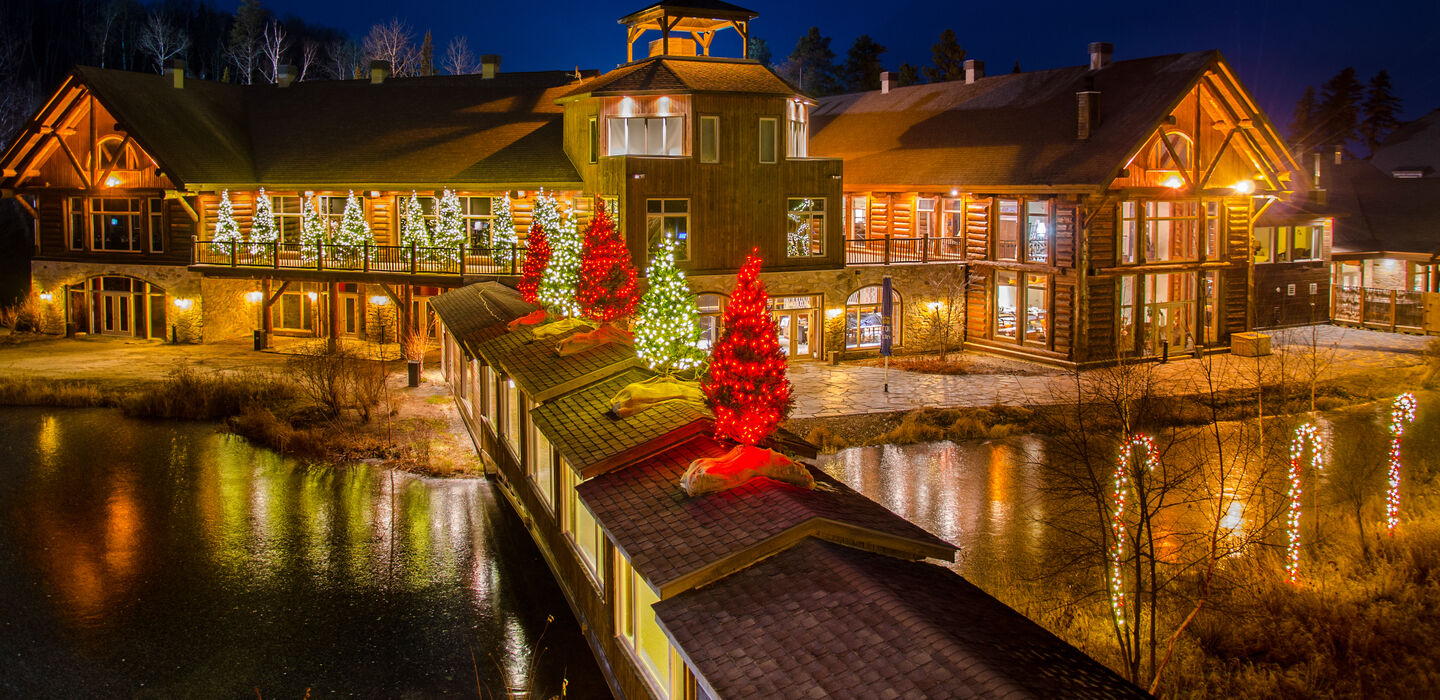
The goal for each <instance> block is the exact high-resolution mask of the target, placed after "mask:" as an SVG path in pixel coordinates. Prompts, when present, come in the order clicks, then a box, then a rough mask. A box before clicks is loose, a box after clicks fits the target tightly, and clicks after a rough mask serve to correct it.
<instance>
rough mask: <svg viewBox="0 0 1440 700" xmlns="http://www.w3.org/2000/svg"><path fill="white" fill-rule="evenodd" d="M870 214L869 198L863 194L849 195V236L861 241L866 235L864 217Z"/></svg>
mask: <svg viewBox="0 0 1440 700" xmlns="http://www.w3.org/2000/svg"><path fill="white" fill-rule="evenodd" d="M869 215H870V202H869V198H868V197H866V196H865V195H863V194H857V195H854V196H852V197H850V232H849V234H850V238H851V240H856V241H863V240H865V238H866V236H867V228H866V223H865V222H866V219H867V218H868V217H869Z"/></svg>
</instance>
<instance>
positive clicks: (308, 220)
mask: <svg viewBox="0 0 1440 700" xmlns="http://www.w3.org/2000/svg"><path fill="white" fill-rule="evenodd" d="M324 244H325V220H324V219H321V218H320V212H318V211H316V210H315V203H314V202H312V201H310V198H309V197H306V198H305V203H304V204H302V205H301V206H300V256H301V257H302V258H304V259H306V260H314V259H315V256H316V255H318V254H319V252H320V246H322V245H324Z"/></svg>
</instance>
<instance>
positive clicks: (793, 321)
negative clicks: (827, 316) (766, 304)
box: [772, 310, 815, 358]
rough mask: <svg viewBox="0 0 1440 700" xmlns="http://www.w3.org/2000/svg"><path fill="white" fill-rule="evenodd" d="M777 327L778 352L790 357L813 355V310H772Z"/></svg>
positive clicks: (809, 356) (808, 356)
mask: <svg viewBox="0 0 1440 700" xmlns="http://www.w3.org/2000/svg"><path fill="white" fill-rule="evenodd" d="M772 313H773V314H774V315H775V322H776V324H777V325H778V328H779V333H778V335H779V337H780V352H783V353H785V356H786V357H790V358H811V357H814V352H815V347H814V335H813V334H812V333H811V329H812V328H814V327H815V324H814V322H813V319H814V317H815V311H814V310H806V311H780V310H776V311H773V312H772Z"/></svg>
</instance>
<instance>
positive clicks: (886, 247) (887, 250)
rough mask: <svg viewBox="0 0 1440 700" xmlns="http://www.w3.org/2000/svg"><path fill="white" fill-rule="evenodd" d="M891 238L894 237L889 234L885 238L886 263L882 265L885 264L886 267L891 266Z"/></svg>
mask: <svg viewBox="0 0 1440 700" xmlns="http://www.w3.org/2000/svg"><path fill="white" fill-rule="evenodd" d="M891 238H892V236H891V235H889V234H887V235H886V236H885V260H884V262H883V263H882V264H884V265H889V264H890V239H891Z"/></svg>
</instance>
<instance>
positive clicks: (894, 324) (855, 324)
mask: <svg viewBox="0 0 1440 700" xmlns="http://www.w3.org/2000/svg"><path fill="white" fill-rule="evenodd" d="M882 289H883V288H882V287H881V286H880V285H872V286H869V287H862V288H860V289H857V290H855V292H854V293H853V294H851V295H850V297H849V298H848V299H846V300H845V347H847V348H878V347H880V336H881V333H883V332H884V331H883V330H882V329H883V326H882V325H881V324H882V321H883V319H882V318H881V316H880V311H881V309H880V293H881V290H882ZM890 303H891V305H892V306H893V308H892V309H891V311H890V319H891V329H892V332H893V333H894V334H895V335H894V336H893V337H892V339H891V342H892V343H893V344H894V345H899V344H900V329H901V327H902V326H903V325H904V324H902V323H900V322H899V321H900V319H901V318H902V317H903V314H902V313H901V311H900V294H899V293H898V292H896V291H895V288H894V287H891V288H890Z"/></svg>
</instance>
